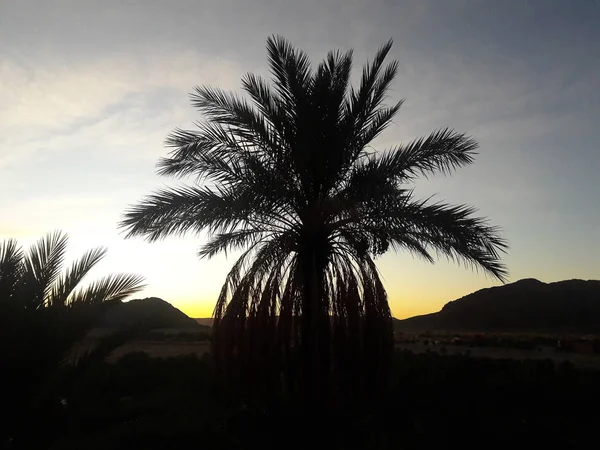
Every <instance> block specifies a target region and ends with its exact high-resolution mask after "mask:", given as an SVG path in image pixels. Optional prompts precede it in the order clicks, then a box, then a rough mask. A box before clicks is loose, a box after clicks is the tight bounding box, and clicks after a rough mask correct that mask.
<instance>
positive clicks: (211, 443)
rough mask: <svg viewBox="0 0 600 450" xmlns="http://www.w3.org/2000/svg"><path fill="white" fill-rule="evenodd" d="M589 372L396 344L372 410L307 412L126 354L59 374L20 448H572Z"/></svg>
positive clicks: (188, 363) (587, 398)
mask: <svg viewBox="0 0 600 450" xmlns="http://www.w3.org/2000/svg"><path fill="white" fill-rule="evenodd" d="M599 380H600V373H599V372H590V371H583V370H577V369H575V368H574V367H573V366H571V365H569V364H564V365H558V366H557V365H554V364H552V363H550V362H549V361H512V360H493V359H474V358H469V357H466V356H440V355H436V354H422V355H415V354H411V353H408V352H397V353H396V354H395V357H394V358H393V365H392V372H391V377H390V390H389V394H388V396H386V398H385V399H383V400H381V401H380V403H379V404H378V405H377V408H364V407H363V406H362V405H361V404H360V403H346V404H344V405H338V406H337V407H336V408H333V409H331V410H330V411H327V412H326V411H319V410H315V411H314V412H313V415H311V417H310V418H308V417H306V416H302V415H301V414H300V412H299V411H300V409H299V408H298V403H295V402H294V401H290V400H285V399H283V398H279V399H278V400H276V401H274V402H272V403H271V404H270V405H269V407H267V408H263V407H260V408H259V407H253V406H251V405H249V404H245V403H244V402H243V401H241V400H239V399H236V398H233V397H232V396H231V395H230V394H228V393H226V392H223V391H221V390H220V389H219V387H218V385H217V384H216V383H215V382H214V380H213V379H212V370H211V369H210V359H206V360H199V359H197V358H194V357H178V358H170V359H163V360H161V359H152V358H149V357H148V356H146V355H144V354H130V355H127V356H125V357H123V358H122V359H121V360H119V361H118V362H117V363H115V364H102V365H95V366H94V367H93V368H92V369H90V370H87V371H84V372H82V373H79V374H78V376H77V377H76V378H74V379H73V380H72V381H69V383H68V384H67V385H66V386H65V389H64V391H63V395H64V397H63V402H62V403H60V404H59V405H57V407H56V408H55V409H45V410H41V411H40V413H44V415H43V416H40V417H44V419H45V420H44V421H42V422H41V423H38V424H36V428H38V429H40V430H43V431H44V432H43V433H31V434H29V435H28V436H27V437H28V438H29V441H27V445H29V447H25V448H53V449H81V448H85V449H89V450H92V449H102V450H105V449H115V450H117V449H132V448H143V449H163V448H169V449H180V448H181V449H183V448H194V447H202V448H211V449H219V448H221V449H232V448H261V449H271V448H273V449H274V448H281V447H282V446H285V448H290V449H295V448H297V449H305V448H312V447H313V446H314V445H315V442H319V443H320V445H323V446H324V448H331V449H338V448H339V449H346V448H361V449H387V448H432V447H431V446H434V445H442V446H445V447H449V446H452V447H454V446H461V445H480V444H482V443H487V444H490V443H494V445H500V444H504V445H511V446H514V445H515V444H516V443H518V444H519V445H536V446H537V445H547V444H550V443H552V444H553V445H563V446H567V448H573V447H577V446H580V445H584V444H585V443H586V442H588V441H587V439H590V438H591V437H593V436H594V433H595V430H596V427H597V426H598V425H600V417H599V415H598V414H597V413H596V412H595V407H596V405H597V401H598V399H599V398H600V383H598V381H599ZM46 408H47V406H46ZM304 421H308V423H305V422H304ZM300 430H301V431H300ZM487 444H486V445H487Z"/></svg>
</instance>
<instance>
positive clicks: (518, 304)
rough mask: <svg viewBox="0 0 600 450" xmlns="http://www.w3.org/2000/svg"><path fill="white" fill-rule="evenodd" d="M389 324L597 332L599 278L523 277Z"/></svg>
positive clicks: (421, 328) (401, 328)
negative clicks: (544, 280) (548, 279)
mask: <svg viewBox="0 0 600 450" xmlns="http://www.w3.org/2000/svg"><path fill="white" fill-rule="evenodd" d="M395 329H396V330H397V331H480V332H486V331H544V332H548V331H550V332H575V333H600V281H599V280H581V279H571V280H562V281H555V282H551V283H544V282H542V281H539V280H537V279H535V278H525V279H521V280H518V281H516V282H514V283H510V284H506V285H502V286H495V287H490V288H484V289H480V290H478V291H475V292H473V293H471V294H468V295H465V296H463V297H460V298H458V299H456V300H452V301H450V302H448V303H446V304H445V305H444V306H443V307H442V309H441V310H440V311H438V312H434V313H430V314H424V315H419V316H415V317H411V318H408V319H403V320H395Z"/></svg>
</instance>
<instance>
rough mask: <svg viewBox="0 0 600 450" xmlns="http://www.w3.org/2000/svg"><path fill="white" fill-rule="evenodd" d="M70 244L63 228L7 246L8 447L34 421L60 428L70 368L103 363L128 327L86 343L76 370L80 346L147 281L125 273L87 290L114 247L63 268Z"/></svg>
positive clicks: (2, 257) (1, 353) (1, 289)
mask: <svg viewBox="0 0 600 450" xmlns="http://www.w3.org/2000/svg"><path fill="white" fill-rule="evenodd" d="M67 243H68V239H67V236H66V235H65V234H63V233H61V232H55V233H50V234H48V235H47V236H46V237H44V238H42V239H40V240H39V241H38V242H37V243H36V244H34V245H32V246H31V248H30V249H29V251H27V252H24V251H23V250H22V249H21V248H20V247H19V245H18V244H17V242H16V241H15V240H7V241H5V242H3V243H1V244H0V360H1V361H2V370H1V373H2V386H1V387H0V389H1V391H2V405H3V408H4V410H5V411H6V414H4V415H3V420H2V423H1V424H0V430H1V432H0V442H1V443H2V445H8V443H9V441H10V440H16V441H19V440H20V439H23V438H25V437H26V436H27V435H29V434H31V433H32V427H33V425H32V424H35V430H36V433H41V434H42V435H43V434H44V433H45V432H46V428H48V427H49V428H52V426H53V424H54V421H55V420H58V417H59V416H57V415H56V414H58V413H60V410H61V409H60V398H61V394H60V393H61V386H60V381H61V380H62V379H63V375H64V371H65V370H69V371H70V372H71V373H74V372H73V371H76V370H81V369H83V368H84V367H86V366H88V365H89V364H91V363H92V362H102V360H103V359H104V358H105V357H106V356H107V354H108V352H109V351H110V349H112V348H114V347H115V346H117V345H119V344H120V343H122V341H123V339H125V337H126V333H116V334H115V335H113V336H112V337H110V338H107V339H105V340H103V341H101V342H99V343H98V345H97V346H96V347H95V348H94V349H93V350H92V349H86V348H83V349H79V350H80V351H79V353H78V355H77V361H76V362H77V363H76V364H75V366H73V367H72V368H71V369H68V368H67V365H68V363H73V360H71V359H70V357H71V356H74V355H73V354H72V353H71V352H72V350H73V348H74V344H75V343H76V342H78V341H80V340H81V339H82V338H83V337H84V336H85V333H86V332H87V331H88V330H89V329H90V327H91V326H92V324H93V323H94V321H95V320H96V319H97V317H98V316H99V315H101V314H103V313H104V312H105V311H106V309H107V308H110V307H111V306H113V305H115V304H117V303H118V302H120V301H121V299H124V298H126V297H127V296H129V295H131V294H133V293H135V292H137V291H139V290H140V289H141V288H142V287H143V285H142V284H141V283H142V281H143V278H142V277H140V276H137V275H128V274H117V275H110V276H107V277H104V278H102V279H100V280H98V281H96V282H93V283H91V284H90V285H89V286H88V287H86V288H80V287H79V285H80V283H81V281H82V279H83V277H84V276H85V275H86V274H87V273H88V272H89V271H90V269H91V268H92V267H93V266H95V265H96V264H97V263H98V262H99V261H100V260H101V259H102V258H103V256H104V255H105V254H106V250H105V249H103V248H97V249H93V250H90V251H89V252H86V253H85V254H84V255H83V257H82V258H81V259H79V260H77V261H75V262H74V263H73V264H72V265H71V266H70V267H69V268H67V269H66V270H64V271H62V272H61V269H62V267H63V264H64V256H65V251H66V248H67Z"/></svg>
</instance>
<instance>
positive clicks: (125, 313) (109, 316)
mask: <svg viewBox="0 0 600 450" xmlns="http://www.w3.org/2000/svg"><path fill="white" fill-rule="evenodd" d="M136 325H141V326H143V327H144V328H145V329H150V330H155V329H170V330H178V331H204V330H207V329H208V328H207V327H205V326H202V325H200V324H198V323H197V322H196V321H195V320H194V319H190V318H189V317H188V316H187V315H185V314H184V313H182V312H181V311H180V310H179V309H177V308H175V307H174V306H173V305H171V304H170V303H168V302H166V301H164V300H162V299H160V298H156V297H149V298H144V299H136V300H130V301H128V302H122V303H119V304H117V305H115V306H113V307H111V308H108V310H107V312H106V313H105V315H104V317H102V319H101V320H100V322H99V324H98V325H97V328H101V329H124V328H130V327H132V326H136Z"/></svg>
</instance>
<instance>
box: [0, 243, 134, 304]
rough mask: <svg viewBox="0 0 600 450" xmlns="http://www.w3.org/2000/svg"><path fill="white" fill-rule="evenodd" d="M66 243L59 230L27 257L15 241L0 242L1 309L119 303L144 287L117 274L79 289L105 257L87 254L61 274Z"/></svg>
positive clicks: (102, 252) (131, 277) (93, 251)
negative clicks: (85, 278)
mask: <svg viewBox="0 0 600 450" xmlns="http://www.w3.org/2000/svg"><path fill="white" fill-rule="evenodd" d="M68 241H69V237H68V235H67V234H65V233H63V232H61V231H55V232H52V233H48V234H47V235H46V236H45V237H43V238H42V239H40V240H39V241H38V242H36V243H35V244H34V245H32V246H31V248H30V249H29V251H28V252H27V254H25V252H23V250H22V248H21V247H20V246H19V244H18V242H17V241H16V240H15V239H8V240H5V241H4V242H2V243H0V306H2V307H4V308H8V309H13V310H15V309H21V310H29V311H33V310H39V309H42V308H49V307H54V308H57V307H71V308H73V307H75V306H78V305H84V304H88V305H90V304H97V303H102V302H107V301H111V300H112V301H116V300H122V299H125V298H127V297H128V296H130V295H131V294H134V293H136V292H138V291H140V290H141V289H142V288H143V287H144V285H143V284H142V282H143V277H141V276H139V275H130V274H116V275H109V276H107V277H104V278H102V279H100V280H99V281H97V282H95V283H92V284H91V285H89V286H88V287H87V288H85V289H78V286H79V284H80V283H81V281H82V280H83V278H84V277H85V276H86V275H87V274H88V273H89V271H90V270H91V269H92V268H93V267H94V266H95V265H96V264H97V263H98V262H100V261H101V260H102V258H104V256H105V255H106V249H105V248H103V247H98V248H95V249H91V250H89V251H87V252H86V253H85V254H84V255H83V256H82V257H81V258H80V259H79V260H77V261H75V262H74V263H73V264H72V266H71V267H70V268H68V269H67V270H65V271H64V272H63V273H62V274H61V269H62V268H63V264H64V257H65V252H66V250H67V244H68Z"/></svg>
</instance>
